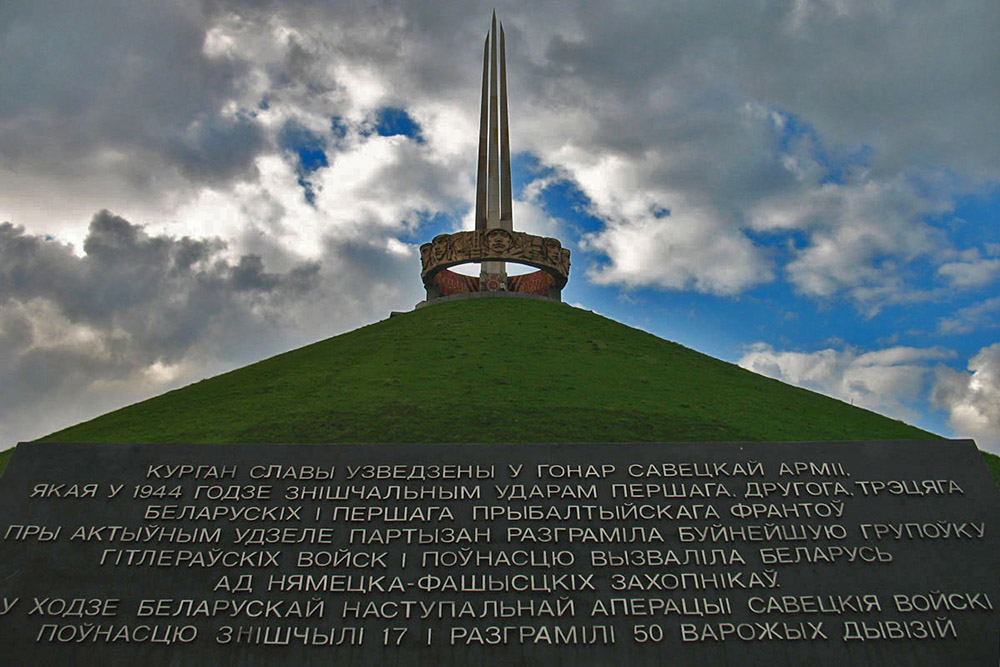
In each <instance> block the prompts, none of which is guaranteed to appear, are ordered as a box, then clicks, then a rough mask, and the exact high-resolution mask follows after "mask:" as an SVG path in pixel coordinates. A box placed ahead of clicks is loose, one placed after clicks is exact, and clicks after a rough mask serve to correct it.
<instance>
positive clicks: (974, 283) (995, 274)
mask: <svg viewBox="0 0 1000 667" xmlns="http://www.w3.org/2000/svg"><path fill="white" fill-rule="evenodd" d="M937 274H938V275H939V276H941V277H942V278H945V279H946V280H947V281H948V282H949V283H950V284H951V286H952V287H957V288H963V287H982V286H984V285H988V284H990V283H991V282H993V281H995V280H997V279H998V278H1000V259H974V260H972V261H966V262H946V263H944V264H942V265H941V266H939V267H938V269H937Z"/></svg>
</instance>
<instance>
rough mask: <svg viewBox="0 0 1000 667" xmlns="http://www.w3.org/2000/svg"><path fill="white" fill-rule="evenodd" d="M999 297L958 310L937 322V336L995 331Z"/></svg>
mask: <svg viewBox="0 0 1000 667" xmlns="http://www.w3.org/2000/svg"><path fill="white" fill-rule="evenodd" d="M998 315H1000V297H994V298H992V299H986V300H985V301H980V302H978V303H975V304H973V305H971V306H968V307H966V308H960V309H959V310H958V311H956V312H955V314H954V315H952V316H951V317H942V318H941V319H940V320H938V325H937V330H938V333H939V334H944V335H949V334H965V333H970V332H972V331H975V330H977V329H996V328H997V327H998V326H1000V317H998Z"/></svg>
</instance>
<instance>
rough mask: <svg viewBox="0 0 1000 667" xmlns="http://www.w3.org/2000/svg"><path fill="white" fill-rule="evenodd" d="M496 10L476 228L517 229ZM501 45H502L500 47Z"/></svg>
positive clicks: (482, 119) (487, 63) (494, 267)
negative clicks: (512, 198) (515, 227)
mask: <svg viewBox="0 0 1000 667" xmlns="http://www.w3.org/2000/svg"><path fill="white" fill-rule="evenodd" d="M497 28H498V21H497V13H496V11H495V10H494V12H493V18H492V21H491V25H490V32H489V34H488V35H487V36H486V43H485V44H484V45H483V93H482V104H481V108H480V114H479V162H478V171H477V174H476V229H495V228H500V229H506V230H507V231H513V215H512V208H513V206H512V201H511V184H510V137H509V129H508V117H507V63H506V50H505V45H504V32H503V23H499V36H498V30H497ZM498 47H499V48H498ZM504 272H505V271H504V263H503V262H484V263H483V273H484V274H487V273H493V274H497V273H504Z"/></svg>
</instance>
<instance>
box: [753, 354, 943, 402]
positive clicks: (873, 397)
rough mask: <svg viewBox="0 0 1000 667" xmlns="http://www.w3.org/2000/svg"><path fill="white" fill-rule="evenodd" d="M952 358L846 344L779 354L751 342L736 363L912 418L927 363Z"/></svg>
mask: <svg viewBox="0 0 1000 667" xmlns="http://www.w3.org/2000/svg"><path fill="white" fill-rule="evenodd" d="M954 356H955V353H954V352H952V351H950V350H946V349H944V348H940V347H933V348H913V347H904V346H896V347H890V348H886V349H884V350H876V351H872V352H862V351H860V350H857V349H855V348H850V347H848V348H845V349H842V350H835V349H832V348H828V349H825V350H819V351H816V352H784V351H777V350H775V349H774V348H773V347H771V346H770V345H768V344H766V343H755V344H753V345H751V346H749V347H748V349H747V351H746V353H745V354H744V355H743V357H742V358H740V360H739V362H738V364H739V365H740V366H741V367H743V368H746V369H747V370H751V371H754V372H755V373H760V374H761V375H766V376H768V377H772V378H775V379H777V380H781V381H783V382H788V383H790V384H794V385H797V386H800V387H805V388H806V389H811V390H813V391H818V392H820V393H823V394H826V395H828V396H833V397H834V398H839V399H841V400H843V401H846V402H849V403H851V404H852V405H857V406H860V407H864V408H868V409H869V410H873V411H875V412H879V413H882V414H885V415H888V416H890V417H895V418H897V419H904V420H909V421H913V420H916V419H917V418H919V416H920V414H919V412H917V411H916V410H915V409H914V408H913V407H912V405H913V404H916V403H918V402H919V401H920V400H922V398H923V395H924V393H925V392H926V390H927V389H928V387H929V384H930V380H931V377H932V374H933V372H934V370H933V367H932V366H930V365H929V363H928V362H934V361H941V360H944V359H950V358H952V357H954Z"/></svg>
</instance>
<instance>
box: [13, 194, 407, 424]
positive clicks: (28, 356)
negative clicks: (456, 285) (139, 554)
mask: <svg viewBox="0 0 1000 667" xmlns="http://www.w3.org/2000/svg"><path fill="white" fill-rule="evenodd" d="M82 250H83V253H82V255H79V256H78V255H77V254H76V253H75V252H74V248H73V247H71V246H70V245H68V244H64V243H61V242H59V241H55V240H47V239H45V238H44V237H42V236H39V235H33V234H29V233H27V232H26V231H25V230H24V229H23V228H21V227H15V226H13V225H11V224H9V223H4V224H0V305H2V309H0V351H2V352H3V357H4V359H5V360H9V361H5V363H4V365H3V367H2V368H0V406H2V408H0V425H2V428H0V437H3V438H5V439H8V442H10V441H14V440H15V439H26V438H30V437H37V436H39V435H42V434H44V433H45V432H48V431H51V430H55V429H56V428H59V427H61V426H66V425H68V424H69V423H72V422H73V421H76V420H79V419H81V418H83V417H85V416H92V415H93V414H94V412H96V411H104V410H107V409H109V408H111V407H116V406H118V405H120V404H121V403H123V402H130V401H134V400H138V399H139V398H144V397H146V396H149V395H152V394H155V393H159V392H161V391H163V390H165V389H168V388H172V387H175V386H179V385H181V384H184V383H187V382H191V381H194V380H196V379H200V378H202V377H205V376H206V375H208V374H212V373H214V372H221V371H222V370H227V369H229V368H232V367H233V366H235V365H241V364H244V363H247V362H249V361H254V360H256V359H259V358H261V357H263V356H267V355H269V354H274V353H277V352H280V351H283V350H285V349H288V347H291V346H294V345H296V344H302V343H304V342H307V341H310V340H316V339H317V338H322V337H325V336H327V335H330V334H333V333H337V332H338V331H343V330H344V329H345V328H350V327H352V326H357V325H359V324H362V323H366V322H370V321H372V319H375V318H377V317H379V316H381V317H384V316H385V315H387V314H388V311H389V310H390V309H391V308H392V307H397V308H398V307H399V306H400V305H403V304H405V305H407V306H409V305H412V302H415V301H416V298H417V296H418V295H417V293H416V292H417V290H416V285H417V284H418V281H417V279H416V275H417V271H418V268H417V262H416V255H415V253H414V252H413V251H412V249H411V248H409V247H407V246H404V245H401V244H400V245H399V246H397V247H388V246H386V245H385V244H381V243H379V242H372V241H369V240H357V241H350V242H344V241H340V240H336V239H330V240H328V241H327V242H326V244H325V246H324V253H323V256H322V260H321V261H312V260H299V259H296V258H295V257H294V256H289V255H287V254H284V253H283V252H282V251H281V250H280V249H279V248H275V247H272V248H270V250H269V254H270V256H271V257H272V258H274V259H272V261H270V262H268V263H265V261H264V259H263V258H262V257H261V256H260V255H257V254H242V255H239V256H238V257H235V258H232V259H230V258H229V257H228V256H227V254H228V249H227V247H226V244H225V243H224V242H223V241H221V240H220V239H218V238H209V239H204V238H202V239H196V238H191V237H182V238H176V237H170V236H164V235H150V234H148V233H147V232H146V231H145V230H144V229H143V227H142V226H140V225H136V224H133V223H131V222H129V221H128V220H125V219H124V218H121V217H118V216H115V215H113V214H111V213H109V212H107V211H102V212H100V213H98V214H96V215H95V216H94V217H93V219H92V220H91V222H90V225H89V231H88V233H87V237H86V241H85V243H84V245H83V248H82ZM268 264H275V265H284V268H282V269H279V270H275V269H273V268H270V267H269V265H268ZM411 273H412V275H408V274H411ZM407 283H409V284H411V285H413V287H412V288H411V289H407V288H406V287H405V286H406V285H407ZM401 286H402V287H401ZM401 297H402V299H403V304H400V303H399V302H400V300H401ZM331 311H332V312H337V313H338V314H339V318H338V321H337V323H336V324H335V325H333V326H334V327H339V330H338V329H334V330H331V328H332V327H331V324H330V322H329V320H328V318H327V317H325V316H324V315H323V314H324V313H327V312H331Z"/></svg>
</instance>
